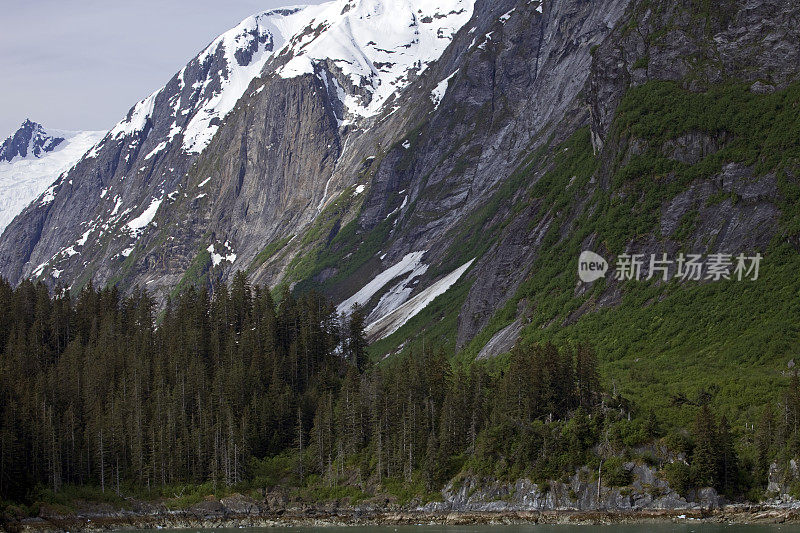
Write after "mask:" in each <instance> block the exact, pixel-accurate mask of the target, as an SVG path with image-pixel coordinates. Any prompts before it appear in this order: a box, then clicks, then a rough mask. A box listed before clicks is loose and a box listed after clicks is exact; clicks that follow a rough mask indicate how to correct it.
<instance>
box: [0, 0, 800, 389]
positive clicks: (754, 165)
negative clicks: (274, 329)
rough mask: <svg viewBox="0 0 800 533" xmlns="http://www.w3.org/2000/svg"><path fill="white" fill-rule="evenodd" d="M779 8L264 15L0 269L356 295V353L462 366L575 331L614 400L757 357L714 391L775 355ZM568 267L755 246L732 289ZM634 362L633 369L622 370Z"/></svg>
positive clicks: (473, 7)
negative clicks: (752, 274) (432, 356)
mask: <svg viewBox="0 0 800 533" xmlns="http://www.w3.org/2000/svg"><path fill="white" fill-rule="evenodd" d="M798 9H800V8H798V7H797V6H795V5H793V4H788V3H785V2H781V1H778V0H749V1H748V2H745V3H741V2H738V3H736V2H728V1H727V0H726V1H724V2H720V3H718V5H716V6H715V8H714V9H711V8H709V7H708V5H707V4H706V3H702V2H697V1H695V0H682V1H680V2H664V1H660V0H659V1H655V0H637V1H632V2H630V3H628V2H619V1H611V0H601V1H597V2H583V1H580V0H552V1H549V2H544V3H540V2H539V1H536V0H534V1H529V0H516V1H515V0H504V1H499V2H489V1H482V0H478V1H475V2H474V3H473V2H466V1H463V2H457V1H455V0H448V1H447V2H444V1H443V2H439V3H434V4H431V3H429V2H412V1H400V0H397V1H389V0H384V1H378V0H372V1H367V0H362V1H349V2H347V1H343V0H337V1H335V2H330V3H328V4H324V5H322V6H312V7H308V8H292V9H288V10H278V11H273V12H269V13H265V14H262V15H259V16H256V17H253V18H251V19H248V20H247V21H245V22H243V23H242V25H240V26H239V27H237V28H236V29H234V30H232V31H231V32H229V33H227V34H225V35H223V36H222V37H220V38H219V39H217V40H216V41H215V42H214V43H212V45H210V46H209V48H208V49H207V50H206V51H204V52H203V53H202V54H201V55H200V56H198V58H196V59H195V60H193V61H192V62H190V63H189V65H187V67H185V68H184V69H183V70H181V72H180V73H179V74H178V75H176V77H175V78H173V80H171V81H170V82H169V83H168V84H167V85H166V86H165V87H164V88H163V89H161V90H160V91H158V92H156V93H154V95H153V96H151V97H150V98H149V99H147V100H145V101H143V102H141V103H139V104H137V106H136V107H135V108H134V109H133V110H132V111H131V112H130V113H129V116H128V118H127V119H126V120H124V121H123V122H121V123H120V124H119V125H117V127H115V128H114V129H113V130H112V132H111V133H110V134H109V135H108V136H107V137H106V138H105V139H104V140H103V141H102V142H101V143H100V144H98V146H97V147H96V148H95V150H93V151H92V152H91V153H90V154H89V155H87V157H86V158H85V159H84V160H83V161H81V162H80V163H79V164H78V165H77V166H76V167H75V169H73V170H72V171H71V172H70V173H69V175H67V176H65V177H64V178H62V179H61V180H60V181H59V182H58V183H57V184H56V185H55V186H54V187H53V189H52V191H51V192H52V196H53V200H52V201H45V200H49V199H50V196H51V195H49V194H48V195H47V196H45V197H43V198H42V200H40V201H38V202H35V203H34V204H33V205H32V206H30V207H29V208H28V209H27V210H26V211H25V213H23V215H22V216H21V217H19V218H17V220H16V221H15V222H14V223H13V224H12V225H11V226H9V229H8V230H7V231H6V233H5V235H4V236H3V238H2V239H1V240H0V273H2V274H3V275H4V276H7V277H9V278H10V279H11V280H12V281H15V282H16V281H19V280H20V279H22V278H24V277H27V276H31V275H33V276H35V277H40V278H41V279H44V280H46V281H47V282H48V283H51V284H52V283H54V281H55V280H54V279H53V275H52V274H53V273H54V272H59V273H60V274H59V275H60V277H59V278H58V280H59V281H64V280H66V281H67V282H68V283H70V284H71V285H72V287H73V288H79V287H82V286H83V285H85V284H86V283H87V282H88V281H89V280H90V279H91V280H92V281H93V282H94V283H95V284H96V285H98V284H99V285H104V284H109V283H114V284H117V285H118V286H120V287H121V288H122V289H124V290H126V291H130V290H132V289H133V288H135V287H146V288H147V289H148V290H149V291H151V292H152V293H154V294H155V295H156V296H157V297H159V298H160V301H161V302H162V303H163V302H164V301H165V299H166V297H167V296H168V295H170V294H171V293H174V292H175V291H176V290H177V289H180V288H183V287H186V286H187V285H190V284H198V283H210V284H212V285H214V284H216V283H219V282H225V281H227V280H229V279H230V278H231V277H232V275H233V274H234V273H235V272H236V271H237V270H246V271H247V272H248V273H249V274H250V277H251V279H252V280H253V281H255V282H258V283H268V284H270V285H271V286H273V287H277V288H278V289H282V288H284V287H286V288H289V287H291V288H294V290H295V291H300V292H302V291H306V290H310V289H319V290H322V291H324V292H325V293H326V294H327V295H329V296H330V297H332V298H333V299H334V300H335V301H336V302H337V303H340V304H341V305H340V310H341V311H343V312H346V311H347V310H348V308H349V307H350V305H351V304H352V303H359V304H361V305H363V306H364V307H365V310H366V314H367V317H368V322H369V326H368V333H369V335H370V338H371V340H372V341H374V344H373V351H374V352H375V354H376V355H377V356H380V355H385V354H387V353H393V352H396V351H398V350H409V349H412V348H413V347H414V346H415V344H416V343H420V342H425V340H428V339H429V342H430V341H432V342H435V343H437V344H438V343H443V344H445V345H446V346H448V347H449V348H450V349H452V350H453V351H454V352H456V351H460V352H461V353H462V355H463V356H464V357H465V358H473V357H481V358H489V357H493V356H496V355H498V354H501V353H503V352H504V351H507V350H508V349H509V348H510V347H511V346H512V345H513V343H514V342H516V341H517V340H518V339H519V338H523V339H526V340H544V339H551V338H564V339H565V340H576V339H584V340H592V341H598V339H601V340H602V344H603V345H602V346H600V347H599V348H598V351H599V352H600V355H601V357H603V358H604V359H603V360H604V362H605V363H604V364H605V365H606V366H605V367H604V370H605V371H607V372H609V373H613V375H614V376H615V377H616V378H618V377H619V376H620V375H624V376H627V377H626V378H625V379H629V381H626V382H625V383H623V384H622V385H624V386H626V387H631V388H630V390H631V391H634V393H636V394H651V392H648V391H646V390H644V389H646V388H647V387H653V386H654V385H653V384H654V383H658V382H661V383H666V385H664V386H663V387H662V389H663V388H666V389H669V388H670V387H672V384H674V383H676V381H675V380H673V379H671V378H670V377H669V376H670V375H671V374H670V372H672V369H671V367H670V362H669V361H668V359H669V360H670V361H675V362H677V363H673V364H679V365H691V366H692V368H709V367H711V366H712V365H718V366H719V368H723V367H724V368H727V369H728V370H726V371H727V372H731V370H730V369H733V368H736V366H735V365H736V364H739V363H741V362H742V360H741V358H740V359H737V356H735V355H734V354H733V351H734V349H735V348H734V347H735V346H746V347H747V350H753V351H755V350H759V349H760V348H755V347H756V346H759V345H763V346H764V347H763V350H764V352H765V354H762V355H763V360H761V359H759V358H758V357H760V356H755V355H748V357H750V359H752V360H753V361H755V360H759V361H761V363H759V364H755V363H754V366H753V373H752V378H750V381H747V380H745V379H744V378H742V381H741V382H737V384H736V385H732V386H731V388H730V390H728V391H726V392H725V394H728V395H729V396H730V397H735V396H736V394H737V390H740V389H737V387H742V386H744V385H745V384H746V383H745V382H747V383H749V384H751V385H752V383H753V382H754V381H756V380H760V381H761V382H764V383H768V382H769V381H770V380H771V379H774V377H775V376H776V375H777V372H778V371H779V370H778V369H777V366H778V365H779V364H780V362H781V361H783V362H785V361H784V359H788V354H790V353H791V352H792V351H793V350H796V348H798V345H799V344H800V338H798V333H797V329H796V326H793V325H792V323H791V320H792V317H793V316H797V315H796V313H797V312H798V309H797V307H796V304H794V303H793V299H792V298H790V297H787V296H786V294H790V295H791V294H796V289H799V288H798V287H797V286H796V280H795V279H794V278H792V277H791V275H790V274H789V273H790V272H792V271H793V269H794V267H795V266H797V262H798V260H797V250H798V249H799V248H800V223H798V216H797V213H798V206H797V201H798V198H800V195H799V194H798V176H800V172H799V171H798V169H799V168H800V165H799V164H798V142H797V139H798V138H800V120H798V111H797V110H798V105H799V104H798V85H797V80H798V75H800V68H798V66H797V65H798V61H797V59H798V57H799V56H800V44H798V43H800V39H798V30H797V28H798V26H797V24H796V21H797V20H798V16H800V14H799V13H798ZM220 73H221V74H220ZM65 228H66V229H65ZM582 250H593V251H595V252H597V253H599V254H600V255H602V256H604V257H606V258H607V259H608V260H609V261H610V262H611V263H612V264H613V259H614V257H615V256H617V255H619V254H622V253H624V252H626V251H627V252H629V253H637V254H644V255H646V256H648V257H649V255H650V254H659V255H660V254H663V253H666V254H668V255H669V256H675V255H677V254H678V253H681V252H684V253H702V254H710V253H723V254H731V255H736V254H739V253H746V254H748V255H752V254H756V253H761V254H762V255H764V257H765V269H766V270H765V274H764V276H763V277H762V279H761V280H759V281H758V282H757V283H755V282H754V283H752V284H746V283H738V284H737V283H734V282H724V281H723V282H720V283H708V282H706V283H688V282H678V281H671V282H669V283H664V282H659V281H657V280H651V281H649V282H639V283H637V282H629V283H622V282H620V281H617V280H615V279H613V276H609V277H608V279H605V280H602V281H598V282H595V283H592V284H583V283H579V282H578V280H577V277H576V275H575V274H576V270H577V262H578V257H579V255H580V253H581V251H582ZM648 270H649V267H648V266H647V265H646V266H645V268H644V269H643V272H644V274H645V277H646V276H647V274H648ZM794 271H796V269H795V270H794ZM793 291H794V292H793ZM724 301H730V302H731V303H735V304H736V306H737V307H736V309H738V310H737V311H735V312H733V311H725V312H724V313H723V312H722V311H721V306H722V302H724ZM686 302H691V303H690V304H686ZM747 309H756V310H757V313H755V314H752V315H748V311H747ZM709 313H710V314H712V315H714V314H716V315H715V316H711V317H708V316H704V315H706V314H709ZM720 314H722V316H720ZM725 318H727V319H728V320H727V321H726V320H725ZM626 324H636V327H635V328H634V330H632V331H628V329H627V328H626V327H625V325H626ZM670 324H673V325H674V324H680V325H681V327H678V328H676V327H674V326H670ZM734 335H735V336H737V340H736V341H735V342H734V341H729V340H726V339H727V337H729V336H734ZM768 337H771V338H768ZM622 339H624V342H623V340H622ZM647 339H651V340H652V341H653V342H658V343H660V345H658V346H655V345H652V343H651V344H648V342H649V341H648V340H647ZM641 353H646V354H648V357H651V359H650V360H654V361H655V360H657V361H658V371H655V370H654V369H653V368H645V369H641V368H638V367H637V365H638V361H639V359H641V357H640V355H641ZM715 357H719V358H720V360H718V361H716V360H715V359H714V358H715ZM762 363H763V364H762ZM759 365H760V366H759ZM637 368H638V369H637ZM684 368H686V366H684ZM715 368H716V367H715ZM634 370H635V372H634ZM616 378H615V379H616ZM704 379H705V378H704V377H703V376H699V375H698V376H696V379H694V381H693V380H691V379H687V380H684V381H685V383H687V385H686V386H687V387H688V386H692V387H695V386H700V385H702V384H703V380H704ZM659 380H660V381H659ZM732 383H733V381H732ZM668 392H672V390H670V391H668ZM668 392H664V390H661V391H660V393H661V396H663V398H665V400H664V401H667V400H666V398H668V397H669V393H668Z"/></svg>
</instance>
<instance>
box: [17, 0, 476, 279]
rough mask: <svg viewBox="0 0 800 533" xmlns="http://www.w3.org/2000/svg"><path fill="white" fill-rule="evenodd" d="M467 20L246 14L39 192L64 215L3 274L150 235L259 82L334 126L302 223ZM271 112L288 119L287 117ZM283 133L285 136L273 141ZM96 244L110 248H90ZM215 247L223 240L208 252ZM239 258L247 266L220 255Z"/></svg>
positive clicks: (447, 5) (398, 1) (354, 12)
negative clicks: (341, 167) (353, 152)
mask: <svg viewBox="0 0 800 533" xmlns="http://www.w3.org/2000/svg"><path fill="white" fill-rule="evenodd" d="M473 12H474V0H440V1H438V2H435V3H434V2H428V1H422V0H334V1H332V2H327V3H324V4H321V5H313V6H305V7H293V8H287V9H277V10H271V11H266V12H263V13H260V14H257V15H254V16H251V17H248V18H247V19H245V20H244V21H242V22H241V23H240V24H238V25H237V26H236V27H234V28H233V29H231V30H230V31H228V32H226V33H224V34H222V35H220V36H219V37H218V38H217V39H215V40H214V41H213V42H211V43H210V44H209V45H208V46H207V47H206V48H205V49H204V50H203V51H202V52H201V53H200V54H198V56H197V57H195V58H194V59H193V60H192V61H190V62H189V63H188V64H187V65H186V66H185V67H184V68H182V69H181V70H180V71H179V72H178V73H177V74H176V75H175V76H174V77H173V78H172V79H171V80H170V81H169V82H168V83H167V84H166V85H165V86H164V87H162V88H160V89H158V90H157V91H155V92H153V93H152V94H151V95H150V96H148V97H147V98H145V99H144V100H142V101H140V102H138V103H137V104H136V105H135V106H134V107H133V108H132V109H131V110H130V111H129V112H128V114H127V116H126V117H125V118H124V119H123V120H121V121H120V122H119V123H117V124H116V125H115V126H114V127H113V128H112V129H111V131H110V132H109V133H108V135H107V136H105V137H104V138H103V139H102V140H101V141H99V142H97V143H96V144H95V145H94V146H93V147H92V148H91V150H89V151H88V153H87V154H86V156H85V157H84V158H83V159H82V160H81V161H80V163H79V164H78V165H77V167H76V168H75V169H73V170H72V171H70V172H69V173H67V174H65V175H64V176H62V177H61V179H59V180H58V181H56V182H55V183H53V185H52V186H51V187H49V188H48V189H47V190H45V191H44V192H42V194H41V196H40V197H39V198H38V199H37V201H36V202H34V204H33V205H32V206H31V210H32V211H36V210H42V211H47V212H48V213H51V214H49V215H48V217H49V219H50V220H53V219H54V216H53V214H52V213H53V212H60V211H61V210H63V218H64V219H63V220H62V221H61V223H60V224H57V225H56V224H54V223H52V227H53V230H52V231H53V233H52V234H51V233H50V232H49V231H48V229H47V228H44V229H43V234H42V235H37V242H36V243H30V244H31V245H33V248H32V249H31V250H30V255H29V256H28V257H19V259H20V260H22V259H24V261H22V263H19V262H18V261H14V262H13V266H11V267H8V268H7V275H9V274H11V275H12V277H14V276H16V275H24V276H30V275H34V276H35V277H39V276H42V275H44V274H46V273H47V272H49V271H52V272H61V271H63V270H65V269H67V270H69V268H71V267H70V265H72V268H78V269H82V268H83V266H84V263H87V262H91V261H94V260H97V259H99V258H98V257H87V256H88V255H93V254H94V253H100V249H102V250H103V253H105V254H108V255H107V257H106V259H107V260H112V259H113V258H115V257H116V258H122V259H124V258H126V257H128V255H130V253H131V252H132V250H133V249H135V247H136V245H137V243H138V242H139V241H140V240H141V239H142V238H144V237H145V236H146V234H147V233H148V231H149V230H150V229H153V226H151V222H152V221H153V220H154V218H155V216H156V213H157V212H158V210H159V209H161V210H163V209H166V208H167V207H168V206H169V205H170V204H172V203H174V202H175V201H176V200H177V199H178V198H179V197H180V194H181V193H182V192H183V191H184V189H185V186H186V184H185V183H183V182H185V180H186V178H187V177H189V174H190V170H191V168H192V165H193V164H194V163H195V161H196V160H197V158H198V157H199V156H200V155H202V154H204V152H205V151H206V149H207V148H208V146H209V144H210V143H211V141H212V139H213V138H214V136H215V135H216V134H217V132H218V130H219V129H220V127H221V126H222V125H223V124H224V123H225V122H226V120H227V118H228V116H229V115H230V114H231V113H232V111H233V110H234V108H235V107H236V106H237V104H240V103H241V102H242V101H243V100H245V99H247V98H258V97H259V96H258V95H259V93H260V92H261V91H263V90H264V86H265V83H267V82H268V81H269V80H273V81H274V82H275V83H273V85H275V84H276V83H278V82H280V83H282V84H284V85H286V86H287V87H291V86H297V84H298V83H299V84H300V85H302V87H303V89H302V90H303V95H302V96H301V98H302V99H308V98H312V99H316V104H315V105H317V104H318V105H320V106H321V107H320V108H319V109H318V112H320V113H322V115H323V116H324V117H326V119H325V120H327V117H329V118H330V119H331V120H332V121H333V122H332V123H331V127H333V129H334V131H330V132H327V133H329V134H330V139H329V142H327V141H326V143H325V145H324V146H322V148H323V149H324V150H327V151H329V153H318V154H317V156H318V157H320V158H321V159H324V160H325V161H326V162H327V163H329V164H330V165H331V167H330V168H329V169H328V170H325V172H326V173H327V176H325V178H324V179H322V184H323V185H324V187H322V186H320V185H319V184H318V183H316V182H315V183H314V184H313V187H312V188H313V189H314V191H313V192H309V194H313V195H315V198H314V200H313V202H312V203H313V205H314V206H315V207H317V209H316V210H314V211H313V213H308V214H306V213H303V214H302V216H301V219H302V220H303V222H304V223H308V222H310V220H311V219H312V218H313V216H315V215H317V214H319V212H320V211H321V209H322V207H324V205H325V204H326V201H328V200H331V199H332V198H334V197H335V195H336V194H338V193H339V192H341V190H342V189H343V188H344V187H345V186H347V185H348V183H346V182H344V181H342V180H335V179H333V177H332V176H331V174H332V173H333V170H334V168H336V167H337V166H338V162H339V161H340V160H341V159H342V158H343V155H344V154H343V152H344V150H343V148H342V147H345V146H346V145H347V143H346V142H345V141H346V140H347V139H346V138H347V137H353V136H354V135H353V133H352V132H354V131H357V130H358V131H364V130H366V129H368V128H369V127H370V123H371V122H374V120H375V119H374V117H376V116H377V115H378V114H379V113H381V112H382V111H385V112H386V113H391V111H392V110H393V109H394V108H392V107H390V106H387V103H388V102H390V101H393V100H395V99H396V96H397V95H399V94H400V93H401V92H402V91H403V90H405V89H406V88H408V87H409V85H410V84H411V83H412V82H413V81H414V80H415V79H418V78H419V77H420V76H421V75H422V74H423V73H424V72H425V71H426V70H427V69H428V67H429V65H431V64H432V63H434V62H435V61H436V60H437V59H438V58H439V57H440V56H441V54H442V53H443V51H444V50H445V49H446V48H447V47H448V45H449V44H450V43H451V42H452V40H453V37H454V35H455V34H456V32H458V31H459V30H460V29H461V28H462V27H463V26H464V25H465V24H466V23H467V22H468V21H469V20H470V18H471V17H472V15H473ZM254 80H262V81H260V82H259V81H254ZM281 80H283V81H281ZM248 87H250V88H251V92H250V93H247V89H248ZM297 111H299V115H298V116H297V117H296V119H295V123H294V126H293V125H292V124H289V123H287V124H286V126H287V127H295V129H296V126H297V124H299V122H304V124H303V125H301V126H300V127H305V121H307V120H308V116H307V115H306V113H305V111H304V110H297ZM276 112H277V110H276ZM279 114H280V115H281V116H282V117H286V116H287V114H286V111H285V110H284V111H281V112H280V113H279ZM320 118H321V117H318V118H316V119H314V120H316V121H318V122H319V121H320ZM325 120H323V121H322V122H325ZM325 127H326V128H327V127H328V126H325ZM336 130H338V131H336ZM288 136H289V132H288V131H287V132H285V135H282V137H283V138H284V139H288ZM272 144H273V145H274V144H275V143H272ZM287 150H291V147H288V146H287ZM284 155H288V156H289V157H291V154H284ZM284 170H286V171H287V172H288V173H289V174H290V173H292V172H296V170H294V171H293V170H291V169H288V168H284ZM77 176H81V179H79V180H77V181H76V180H75V178H76V177H77ZM351 179H352V177H350V178H348V180H351ZM317 189H319V190H317ZM183 194H184V195H186V194H188V193H186V192H183ZM283 207H284V211H286V209H285V208H286V207H287V206H286V205H284V206H283ZM297 207H298V208H300V206H297ZM275 208H277V206H275ZM312 215H313V216H312ZM42 216H43V215H42ZM133 226H136V229H135V230H133V229H131V228H132V227H133ZM56 227H57V228H58V229H57V230H55V228H56ZM260 237H264V236H263V235H262V236H260ZM105 239H109V240H110V242H109V245H108V246H105V245H104V246H102V247H97V248H96V249H95V250H94V251H92V252H90V251H89V248H90V247H91V245H92V243H94V242H98V241H101V240H105ZM214 244H216V245H217V246H220V245H222V244H223V243H213V242H212V243H209V245H214ZM206 246H208V245H206ZM17 255H19V254H17ZM26 255H27V254H26ZM237 256H238V257H240V258H244V257H246V255H244V254H238V255H237V254H233V253H231V254H226V255H225V257H227V258H231V257H237Z"/></svg>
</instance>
